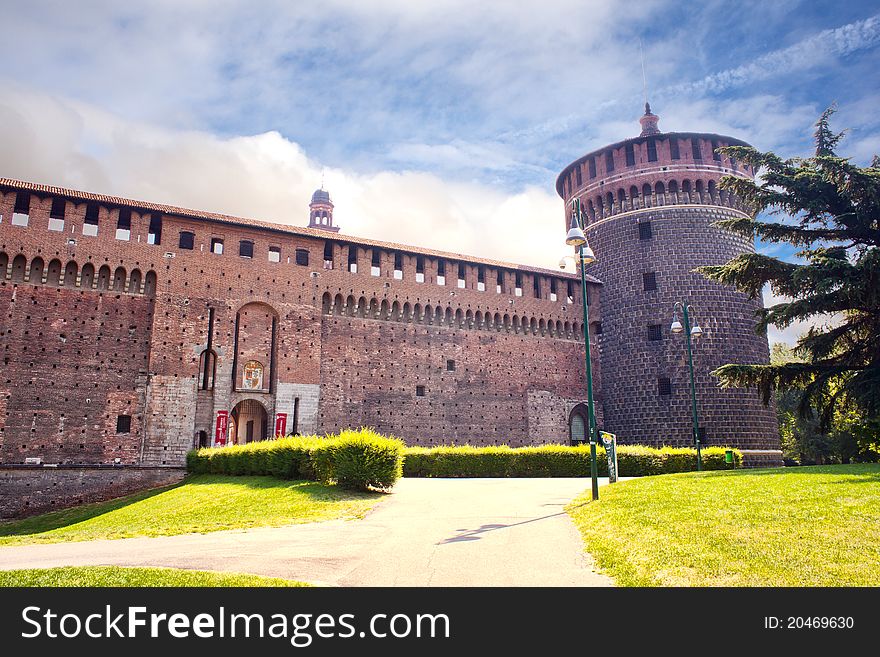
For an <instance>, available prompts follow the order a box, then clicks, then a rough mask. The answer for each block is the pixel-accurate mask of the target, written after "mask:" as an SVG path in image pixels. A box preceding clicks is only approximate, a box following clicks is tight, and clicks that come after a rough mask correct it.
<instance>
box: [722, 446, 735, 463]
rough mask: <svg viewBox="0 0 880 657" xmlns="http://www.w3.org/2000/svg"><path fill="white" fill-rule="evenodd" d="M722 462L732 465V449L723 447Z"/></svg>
mask: <svg viewBox="0 0 880 657" xmlns="http://www.w3.org/2000/svg"><path fill="white" fill-rule="evenodd" d="M724 462H725V463H727V464H729V465H733V450H732V449H725V450H724Z"/></svg>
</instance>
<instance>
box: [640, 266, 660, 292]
mask: <svg viewBox="0 0 880 657" xmlns="http://www.w3.org/2000/svg"><path fill="white" fill-rule="evenodd" d="M642 285H643V286H644V288H645V292H653V291H654V290H656V289H657V274H656V273H655V272H653V271H649V272H648V273H646V274H642Z"/></svg>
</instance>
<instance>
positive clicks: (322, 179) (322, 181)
mask: <svg viewBox="0 0 880 657" xmlns="http://www.w3.org/2000/svg"><path fill="white" fill-rule="evenodd" d="M321 189H324V168H323V167H321Z"/></svg>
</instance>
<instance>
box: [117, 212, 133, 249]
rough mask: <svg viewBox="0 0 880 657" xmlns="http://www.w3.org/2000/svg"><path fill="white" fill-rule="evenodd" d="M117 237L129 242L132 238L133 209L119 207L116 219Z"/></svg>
mask: <svg viewBox="0 0 880 657" xmlns="http://www.w3.org/2000/svg"><path fill="white" fill-rule="evenodd" d="M116 239H118V240H123V241H125V242H127V241H128V240H130V239H131V210H129V209H128V208H119V216H118V217H117V219H116Z"/></svg>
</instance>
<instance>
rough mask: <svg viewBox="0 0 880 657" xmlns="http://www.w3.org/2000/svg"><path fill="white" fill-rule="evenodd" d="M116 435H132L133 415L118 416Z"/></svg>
mask: <svg viewBox="0 0 880 657" xmlns="http://www.w3.org/2000/svg"><path fill="white" fill-rule="evenodd" d="M116 433H131V415H117V416H116Z"/></svg>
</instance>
